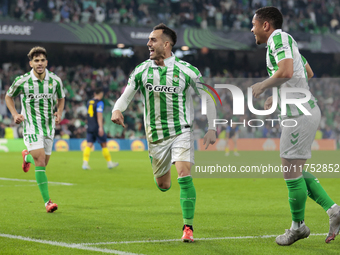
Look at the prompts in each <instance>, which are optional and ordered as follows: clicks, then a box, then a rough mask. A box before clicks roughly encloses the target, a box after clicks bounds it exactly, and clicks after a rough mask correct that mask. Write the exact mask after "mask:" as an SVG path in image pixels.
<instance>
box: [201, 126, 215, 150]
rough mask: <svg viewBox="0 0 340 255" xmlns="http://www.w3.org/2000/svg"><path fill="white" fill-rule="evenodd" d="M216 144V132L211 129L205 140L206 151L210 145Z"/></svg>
mask: <svg viewBox="0 0 340 255" xmlns="http://www.w3.org/2000/svg"><path fill="white" fill-rule="evenodd" d="M215 142H216V131H215V130H212V129H209V130H208V132H207V133H206V134H205V136H204V138H203V145H205V149H207V148H208V147H209V145H210V144H214V143H215Z"/></svg>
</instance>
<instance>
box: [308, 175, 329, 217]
mask: <svg viewBox="0 0 340 255" xmlns="http://www.w3.org/2000/svg"><path fill="white" fill-rule="evenodd" d="M302 174H303V178H304V179H305V182H306V185H307V190H308V196H309V197H310V198H311V199H313V200H314V201H315V202H316V203H318V204H319V205H321V206H322V208H323V209H324V210H325V211H327V210H328V209H329V208H331V206H332V205H334V202H333V200H332V199H331V198H330V197H329V196H328V194H327V193H326V191H325V190H324V189H323V188H322V186H321V184H320V182H319V180H318V179H317V178H316V177H315V176H314V175H312V174H311V173H308V172H306V171H303V173H302Z"/></svg>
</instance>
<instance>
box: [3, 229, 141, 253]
mask: <svg viewBox="0 0 340 255" xmlns="http://www.w3.org/2000/svg"><path fill="white" fill-rule="evenodd" d="M0 237H4V238H10V239H17V240H21V241H28V242H34V243H42V244H49V245H54V246H59V247H65V248H72V249H78V250H86V251H97V252H103V253H111V254H118V255H137V254H136V253H131V252H125V251H118V250H111V249H105V248H104V249H101V248H96V247H87V246H83V245H81V244H76V243H63V242H55V241H48V240H40V239H34V238H29V237H24V236H16V235H8V234H1V233H0Z"/></svg>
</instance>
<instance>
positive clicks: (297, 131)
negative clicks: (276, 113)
mask: <svg viewBox="0 0 340 255" xmlns="http://www.w3.org/2000/svg"><path fill="white" fill-rule="evenodd" d="M310 113H311V114H312V115H300V116H297V117H294V118H283V120H288V119H291V120H295V121H296V122H297V125H296V126H295V127H283V126H282V125H281V128H282V133H281V139H280V157H281V158H287V159H309V158H311V156H312V143H313V141H314V138H315V134H316V131H317V130H318V127H319V124H320V120H321V112H320V109H319V106H318V105H316V106H315V107H314V108H313V109H312V110H310ZM281 123H282V122H281ZM285 125H289V126H290V125H293V122H292V121H287V123H286V124H285Z"/></svg>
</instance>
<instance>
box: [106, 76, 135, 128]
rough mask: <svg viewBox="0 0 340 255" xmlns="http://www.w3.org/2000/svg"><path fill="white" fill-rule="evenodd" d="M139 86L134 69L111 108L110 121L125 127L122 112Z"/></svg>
mask: <svg viewBox="0 0 340 255" xmlns="http://www.w3.org/2000/svg"><path fill="white" fill-rule="evenodd" d="M138 88H139V85H138V82H137V79H136V70H135V71H133V72H132V74H131V75H130V78H129V81H128V84H127V86H126V88H125V90H124V92H123V94H122V95H121V96H120V97H119V98H118V100H117V102H116V104H115V106H114V107H113V110H112V116H111V121H112V122H113V123H115V124H118V125H121V126H122V127H124V128H125V125H124V116H123V114H122V112H124V111H125V110H126V108H127V107H128V106H129V104H130V102H131V100H132V99H133V97H134V96H135V94H136V92H137V90H138Z"/></svg>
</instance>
